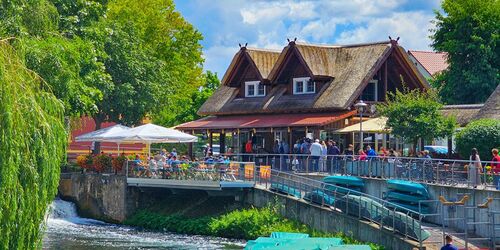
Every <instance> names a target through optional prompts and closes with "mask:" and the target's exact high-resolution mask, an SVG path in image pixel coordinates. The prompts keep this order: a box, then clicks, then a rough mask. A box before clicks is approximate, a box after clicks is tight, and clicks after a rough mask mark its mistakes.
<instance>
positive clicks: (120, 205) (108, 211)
mask: <svg viewBox="0 0 500 250" xmlns="http://www.w3.org/2000/svg"><path fill="white" fill-rule="evenodd" d="M59 195H60V197H61V198H62V199H65V200H69V201H72V202H74V203H75V204H76V206H77V209H78V213H79V214H80V215H81V216H83V217H88V218H94V219H99V220H103V221H107V222H115V223H117V222H118V223H119V222H122V221H123V220H125V219H126V218H127V216H128V215H129V214H131V213H132V212H133V211H134V210H135V208H136V207H137V206H138V205H139V204H137V200H138V199H137V196H138V191H137V190H135V189H132V188H128V187H127V180H126V178H125V176H117V175H105V174H80V173H72V174H62V175H61V179H60V183H59Z"/></svg>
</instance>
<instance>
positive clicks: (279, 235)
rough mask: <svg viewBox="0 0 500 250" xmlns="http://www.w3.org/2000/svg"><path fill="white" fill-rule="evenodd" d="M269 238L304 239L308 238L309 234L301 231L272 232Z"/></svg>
mask: <svg viewBox="0 0 500 250" xmlns="http://www.w3.org/2000/svg"><path fill="white" fill-rule="evenodd" d="M271 238H279V239H304V238H309V234H303V233H288V232H272V233H271Z"/></svg>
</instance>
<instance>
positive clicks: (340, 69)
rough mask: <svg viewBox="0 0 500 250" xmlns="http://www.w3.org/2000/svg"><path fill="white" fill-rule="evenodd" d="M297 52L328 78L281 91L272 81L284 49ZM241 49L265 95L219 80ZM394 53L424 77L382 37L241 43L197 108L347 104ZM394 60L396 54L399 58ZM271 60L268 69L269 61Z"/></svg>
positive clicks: (210, 111) (258, 109)
mask: <svg viewBox="0 0 500 250" xmlns="http://www.w3.org/2000/svg"><path fill="white" fill-rule="evenodd" d="M292 51H295V52H293V53H296V51H298V53H299V54H300V57H301V60H303V62H304V63H305V64H306V66H307V67H308V68H309V70H310V71H311V73H312V75H314V76H315V77H316V76H319V77H323V79H328V80H327V82H326V83H325V84H323V85H322V87H321V89H317V91H316V93H315V94H313V96H304V95H290V94H285V93H286V89H287V87H288V86H287V85H285V84H276V82H274V81H275V80H276V79H275V78H277V77H278V75H279V74H280V70H281V69H282V68H283V67H284V66H283V64H284V61H285V59H286V57H287V53H292ZM242 53H246V54H247V55H249V56H251V57H252V60H253V61H254V62H256V65H257V68H259V71H260V73H261V74H262V76H263V77H264V78H266V77H267V79H268V80H269V81H270V82H271V85H269V86H267V89H266V92H267V95H266V96H265V97H258V98H239V97H238V90H239V89H238V87H236V86H234V87H232V86H228V84H224V83H225V81H227V80H228V77H229V74H231V73H230V71H233V70H234V68H235V67H237V65H236V64H237V63H238V60H239V59H238V58H240V57H241V56H242ZM393 54H394V55H395V56H397V57H398V58H401V60H400V61H402V62H403V63H405V64H406V65H403V67H407V68H409V69H410V70H409V71H410V72H412V73H413V74H414V76H415V78H416V79H418V82H419V84H420V85H419V86H420V87H422V88H427V87H428V83H427V82H426V80H425V79H424V78H423V76H422V75H421V74H420V73H419V72H418V70H417V69H416V68H415V65H414V64H413V63H411V61H410V59H409V58H408V55H407V54H406V51H405V50H404V49H403V48H401V47H400V46H399V45H397V42H395V41H384V42H376V43H367V44H357V45H348V46H328V45H312V44H303V43H295V42H290V44H289V45H288V46H286V47H285V48H284V49H283V51H282V52H281V53H277V52H275V51H266V50H258V49H250V48H248V49H241V50H240V51H239V52H238V53H237V54H236V55H235V57H234V58H233V61H232V62H231V65H230V66H229V68H228V71H227V72H226V74H225V75H224V78H223V85H222V86H221V87H220V89H219V90H217V91H216V92H215V93H214V94H213V95H212V96H211V97H210V98H209V99H208V100H207V101H206V102H205V103H204V104H203V105H202V106H201V108H200V109H199V111H198V113H199V114H201V115H220V114H225V115H226V114H243V113H275V112H316V111H318V112H320V111H332V110H346V109H349V108H350V107H351V106H352V104H353V103H354V102H355V100H356V98H357V97H358V96H359V95H360V94H361V92H362V91H363V89H364V88H365V87H366V86H367V84H368V82H369V80H370V79H372V77H373V75H374V74H375V73H376V71H377V70H378V69H379V68H380V67H381V65H382V63H383V62H384V61H385V60H386V59H387V58H388V57H389V56H390V55H393ZM398 60H399V59H398ZM273 61H274V66H273V67H272V69H270V66H271V63H272V62H273Z"/></svg>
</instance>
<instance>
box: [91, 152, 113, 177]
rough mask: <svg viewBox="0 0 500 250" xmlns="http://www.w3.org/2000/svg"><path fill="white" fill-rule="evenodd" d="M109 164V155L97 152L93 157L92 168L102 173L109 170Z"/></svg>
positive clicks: (110, 164)
mask: <svg viewBox="0 0 500 250" xmlns="http://www.w3.org/2000/svg"><path fill="white" fill-rule="evenodd" d="M111 166H112V163H111V156H109V155H105V154H99V155H96V156H95V157H94V170H95V171H96V172H98V173H102V172H104V171H106V170H110V169H111Z"/></svg>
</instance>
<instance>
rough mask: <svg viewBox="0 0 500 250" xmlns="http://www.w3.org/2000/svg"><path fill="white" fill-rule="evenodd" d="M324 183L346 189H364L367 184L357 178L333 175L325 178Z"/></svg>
mask: <svg viewBox="0 0 500 250" xmlns="http://www.w3.org/2000/svg"><path fill="white" fill-rule="evenodd" d="M323 182H326V183H330V184H334V185H339V186H344V187H359V188H361V187H364V186H365V183H364V181H363V179H361V178H358V177H355V176H347V175H332V176H328V177H325V178H323Z"/></svg>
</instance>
